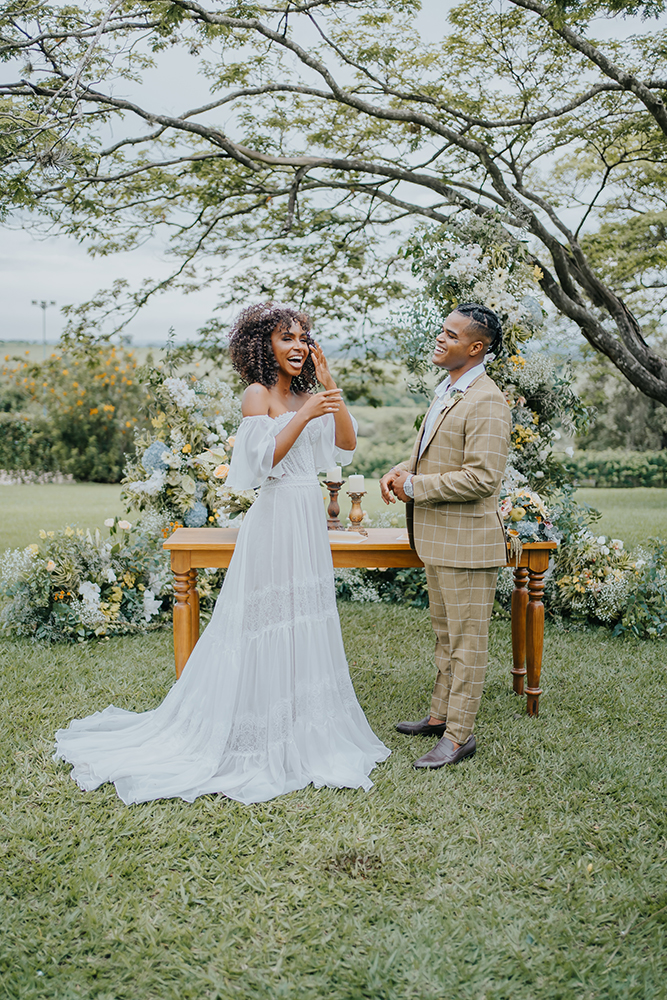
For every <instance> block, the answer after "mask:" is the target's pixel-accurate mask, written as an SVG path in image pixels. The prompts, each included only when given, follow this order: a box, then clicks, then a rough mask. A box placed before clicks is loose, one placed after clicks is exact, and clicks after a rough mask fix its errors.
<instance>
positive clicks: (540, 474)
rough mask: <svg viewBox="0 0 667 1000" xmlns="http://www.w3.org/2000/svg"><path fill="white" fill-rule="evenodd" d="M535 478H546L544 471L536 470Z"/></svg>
mask: <svg viewBox="0 0 667 1000" xmlns="http://www.w3.org/2000/svg"><path fill="white" fill-rule="evenodd" d="M535 478H536V479H544V473H543V472H536V473H535Z"/></svg>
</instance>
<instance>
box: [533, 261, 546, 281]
mask: <svg viewBox="0 0 667 1000" xmlns="http://www.w3.org/2000/svg"><path fill="white" fill-rule="evenodd" d="M533 274H534V275H535V281H541V280H542V278H543V277H544V271H543V270H542V268H541V267H538V266H537V264H536V265H535V267H534V268H533Z"/></svg>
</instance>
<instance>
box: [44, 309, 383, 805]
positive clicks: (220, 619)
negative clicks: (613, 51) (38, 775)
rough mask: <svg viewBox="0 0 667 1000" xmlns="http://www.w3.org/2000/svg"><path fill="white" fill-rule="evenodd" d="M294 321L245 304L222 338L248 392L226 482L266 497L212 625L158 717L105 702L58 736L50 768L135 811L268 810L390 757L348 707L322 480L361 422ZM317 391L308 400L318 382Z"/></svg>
mask: <svg viewBox="0 0 667 1000" xmlns="http://www.w3.org/2000/svg"><path fill="white" fill-rule="evenodd" d="M309 330H310V323H309V321H308V318H307V317H306V316H304V315H303V314H302V313H297V312H295V311H294V310H293V309H289V308H286V307H283V306H277V305H273V304H272V303H268V304H264V305H257V306H250V307H249V308H247V309H245V310H244V311H243V312H242V313H241V315H240V316H239V317H238V319H237V321H236V323H235V325H234V328H233V329H232V332H231V334H230V356H231V359H232V363H233V364H234V367H235V368H236V370H237V371H238V373H239V375H240V376H241V378H242V379H243V380H244V381H245V382H246V383H248V388H247V389H246V391H245V394H244V396H243V420H242V421H241V425H240V427H239V430H238V433H237V436H236V442H235V446H234V453H233V457H232V461H231V467H230V471H229V475H228V478H227V483H228V485H229V486H231V487H233V488H234V489H247V488H250V487H254V486H260V485H261V487H262V489H261V491H260V495H259V497H258V499H257V500H256V501H255V503H254V504H253V506H252V507H251V509H250V511H249V512H248V513H247V514H246V516H245V519H244V522H243V524H242V526H241V530H240V531H239V536H238V541H237V544H236V549H235V552H234V556H233V558H232V560H231V563H230V566H229V569H228V571H227V575H226V577H225V582H224V585H223V587H222V590H221V592H220V596H219V597H218V600H217V603H216V606H215V610H214V612H213V616H212V618H211V621H210V623H209V625H208V627H207V628H206V630H205V632H204V633H203V635H202V636H201V638H200V639H199V642H198V643H197V645H196V646H195V648H194V650H193V652H192V654H191V655H190V659H189V660H188V662H187V664H186V666H185V669H184V670H183V673H182V674H181V676H180V678H179V679H178V680H177V681H176V683H175V684H174V686H173V687H172V688H171V690H170V691H169V693H168V694H167V697H166V698H165V699H164V701H163V702H162V704H161V705H159V706H158V707H157V708H155V709H153V710H151V711H149V712H141V713H135V712H128V711H125V710H124V709H121V708H115V707H114V706H113V705H110V706H109V707H108V708H106V709H105V710H104V711H103V712H95V713H94V714H93V715H91V716H89V717H88V718H86V719H75V720H74V721H73V722H71V723H70V725H69V727H68V728H67V729H59V730H58V732H57V733H56V753H55V758H56V759H57V758H62V759H63V760H65V761H68V762H69V763H71V764H73V765H74V766H73V768H72V772H71V773H72V778H74V780H75V781H77V783H78V784H79V785H80V787H81V788H83V789H85V790H87V791H89V790H92V789H94V788H97V787H98V786H99V785H101V784H102V783H103V782H105V781H110V782H113V784H114V785H115V787H116V791H117V792H118V795H119V796H120V798H121V799H122V800H123V802H126V803H128V804H130V803H134V802H146V801H149V800H151V799H158V798H173V797H176V796H180V798H183V799H185V800H186V801H188V802H192V801H193V800H194V799H195V798H197V796H198V795H206V794H211V793H220V794H222V795H226V796H227V797H229V798H232V799H237V800H238V801H239V802H244V803H250V802H264V801H266V800H267V799H271V798H274V797H275V796H276V795H282V794H284V793H285V792H291V791H294V790H295V789H297V788H304V787H305V786H306V785H308V784H310V783H311V782H312V784H313V785H315V786H316V787H321V786H322V785H328V786H330V787H334V788H340V787H345V788H359V787H360V788H364V789H369V788H371V787H372V782H371V780H370V778H369V774H370V772H371V770H372V769H373V767H374V766H375V764H377V763H378V762H380V761H382V760H385V759H386V758H387V757H388V756H389V752H390V751H389V750H388V749H387V747H385V746H384V744H383V743H381V742H380V740H379V739H378V738H377V737H376V736H375V734H374V733H373V731H372V730H371V728H370V726H369V725H368V722H367V721H366V717H365V715H364V713H363V711H362V710H361V707H360V705H359V702H358V701H357V699H356V696H355V693H354V689H353V687H352V682H351V681H350V676H349V672H348V667H347V661H346V659H345V651H344V649H343V642H342V637H341V632H340V624H339V621H338V614H337V611H336V602H335V592H334V581H333V571H332V562H331V550H330V548H329V541H328V536H327V529H326V523H325V515H324V507H323V504H322V493H321V489H320V486H319V484H318V480H317V475H316V474H317V472H318V471H321V470H326V469H327V468H330V467H331V466H334V465H336V464H338V463H340V464H347V463H349V462H350V461H351V458H352V452H353V450H354V448H355V446H356V425H355V424H354V420H353V418H352V417H351V416H350V414H349V413H348V411H347V408H346V407H345V404H344V403H343V401H342V399H341V396H340V391H339V390H338V388H337V387H336V384H335V382H334V380H333V377H332V375H331V373H330V371H329V367H328V365H327V362H326V359H325V357H324V354H323V352H322V350H321V349H320V347H319V346H318V345H317V344H316V343H315V342H314V341H313V339H312V337H311V336H310V333H309ZM318 380H319V382H320V383H321V384H322V386H323V387H324V391H323V392H319V393H315V392H314V391H313V390H314V389H315V388H316V385H317V381H318Z"/></svg>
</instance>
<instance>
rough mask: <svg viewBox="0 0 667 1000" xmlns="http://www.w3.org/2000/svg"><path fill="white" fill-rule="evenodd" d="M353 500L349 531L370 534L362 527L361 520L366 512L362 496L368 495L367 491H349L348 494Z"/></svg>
mask: <svg viewBox="0 0 667 1000" xmlns="http://www.w3.org/2000/svg"><path fill="white" fill-rule="evenodd" d="M347 495H348V496H349V498H350V500H351V501H352V510H351V511H350V521H351V522H352V523H351V524H350V527H349V528H348V531H358V532H359V534H360V535H366V536H368V532H367V531H366V529H365V528H362V527H361V522H362V521H363V519H364V512H363V510H362V509H361V498H362V497H365V496H366V491H365V490H364V492H363V493H348V494H347Z"/></svg>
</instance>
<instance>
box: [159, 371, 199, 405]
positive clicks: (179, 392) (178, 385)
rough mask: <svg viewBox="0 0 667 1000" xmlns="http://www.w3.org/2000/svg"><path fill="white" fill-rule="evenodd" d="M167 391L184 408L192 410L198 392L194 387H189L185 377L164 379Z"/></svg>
mask: <svg viewBox="0 0 667 1000" xmlns="http://www.w3.org/2000/svg"><path fill="white" fill-rule="evenodd" d="M164 384H165V386H166V389H167V392H168V393H169V395H170V396H171V398H172V399H173V401H174V402H175V403H176V406H180V407H181V408H182V409H184V410H191V409H192V408H193V406H194V405H195V403H196V402H197V394H196V393H195V391H194V389H190V388H189V387H188V384H187V382H186V381H185V379H183V378H166V379H165V380H164Z"/></svg>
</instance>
